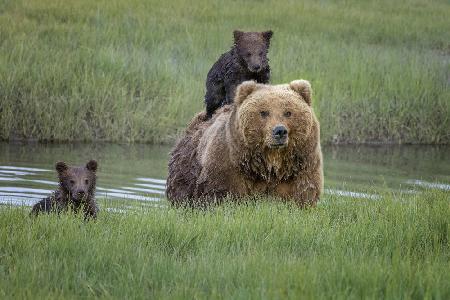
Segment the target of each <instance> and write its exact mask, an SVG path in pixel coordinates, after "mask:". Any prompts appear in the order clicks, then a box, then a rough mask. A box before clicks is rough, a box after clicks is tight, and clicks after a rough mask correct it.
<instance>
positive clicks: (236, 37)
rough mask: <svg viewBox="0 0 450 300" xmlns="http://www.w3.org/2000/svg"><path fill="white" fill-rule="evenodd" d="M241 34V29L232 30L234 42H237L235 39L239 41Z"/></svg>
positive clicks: (242, 33)
mask: <svg viewBox="0 0 450 300" xmlns="http://www.w3.org/2000/svg"><path fill="white" fill-rule="evenodd" d="M243 35H244V32H243V31H240V30H235V31H233V36H234V42H235V43H237V41H239V40H240V39H241V37H242V36H243Z"/></svg>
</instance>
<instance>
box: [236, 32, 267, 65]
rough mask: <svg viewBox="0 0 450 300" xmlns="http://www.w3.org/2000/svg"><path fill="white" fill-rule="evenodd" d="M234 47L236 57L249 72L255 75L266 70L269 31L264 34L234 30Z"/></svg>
mask: <svg viewBox="0 0 450 300" xmlns="http://www.w3.org/2000/svg"><path fill="white" fill-rule="evenodd" d="M233 34H234V45H235V49H236V51H237V54H238V56H239V57H240V58H241V61H242V62H244V64H245V66H246V67H247V69H248V70H249V71H250V72H253V73H257V72H259V71H261V70H264V69H266V68H267V66H268V64H269V60H268V58H267V52H268V51H269V46H270V38H271V37H272V35H273V32H272V31H271V30H269V31H264V32H243V31H239V30H235V31H234V32H233Z"/></svg>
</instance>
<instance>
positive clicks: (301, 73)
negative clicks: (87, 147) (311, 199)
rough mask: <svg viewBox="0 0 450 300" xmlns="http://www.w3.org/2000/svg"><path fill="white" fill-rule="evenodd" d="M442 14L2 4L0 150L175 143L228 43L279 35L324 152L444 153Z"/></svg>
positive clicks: (358, 6)
mask: <svg viewBox="0 0 450 300" xmlns="http://www.w3.org/2000/svg"><path fill="white" fill-rule="evenodd" d="M449 15H450V4H449V3H448V1H437V0H436V1H387V0H385V1H312V0H310V1H285V2H280V1H232V2H227V3H226V4H225V3H224V2H222V1H206V0H203V1H196V2H195V3H194V4H193V3H191V2H186V1H179V0H177V1H170V2H164V1H134V0H131V1H125V0H108V1H87V0H76V1H61V0H57V1H55V0H39V1H37V0H17V1H10V0H0V101H1V106H0V139H6V140H8V139H31V140H36V139H37V140H50V141H70V140H85V141H91V140H109V141H126V142H137V141H142V142H169V141H172V140H173V139H174V138H175V137H176V136H177V134H178V133H179V131H180V129H182V128H183V127H184V126H185V125H186V123H187V121H188V120H189V119H190V118H191V117H192V116H193V115H194V113H195V112H197V111H199V110H201V109H202V108H203V103H202V102H203V95H204V91H205V88H204V82H205V78H206V73H207V72H208V70H209V68H210V67H211V65H212V64H213V63H214V62H215V60H216V59H217V58H218V57H219V55H220V54H221V53H223V52H225V51H226V50H227V49H228V48H229V47H230V46H231V43H232V30H233V29H236V28H240V29H243V30H265V29H272V30H274V32H275V35H274V37H273V42H272V46H271V50H270V55H269V56H270V59H271V66H272V70H273V73H272V75H273V76H272V82H273V83H284V82H288V81H291V80H293V79H297V78H304V79H309V80H310V81H311V82H312V85H313V89H314V91H315V99H314V101H315V102H314V107H315V109H316V112H317V115H318V117H319V119H320V121H321V125H322V140H323V141H324V142H374V141H378V142H399V143H449V142H450V135H449V132H450V120H449V116H450V101H449V99H450V89H449V81H450V21H449V18H448V16H449Z"/></svg>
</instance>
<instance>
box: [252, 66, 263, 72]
mask: <svg viewBox="0 0 450 300" xmlns="http://www.w3.org/2000/svg"><path fill="white" fill-rule="evenodd" d="M259 69H261V66H260V65H253V70H255V71H259Z"/></svg>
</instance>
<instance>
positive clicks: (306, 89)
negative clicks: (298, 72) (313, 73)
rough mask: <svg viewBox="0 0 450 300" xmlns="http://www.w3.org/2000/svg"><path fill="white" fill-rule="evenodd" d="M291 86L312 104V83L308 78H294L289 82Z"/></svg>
mask: <svg viewBox="0 0 450 300" xmlns="http://www.w3.org/2000/svg"><path fill="white" fill-rule="evenodd" d="M289 87H290V88H291V89H292V90H294V91H295V92H296V93H297V94H299V95H300V96H301V97H302V98H303V100H305V102H306V103H307V104H308V105H309V106H311V94H312V89H311V84H310V83H309V81H307V80H303V79H301V80H294V81H292V82H291V83H290V84H289Z"/></svg>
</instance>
